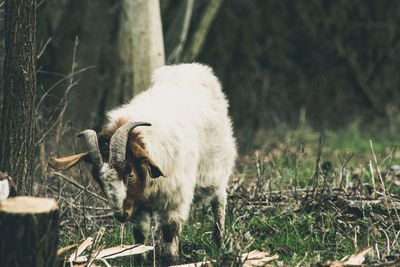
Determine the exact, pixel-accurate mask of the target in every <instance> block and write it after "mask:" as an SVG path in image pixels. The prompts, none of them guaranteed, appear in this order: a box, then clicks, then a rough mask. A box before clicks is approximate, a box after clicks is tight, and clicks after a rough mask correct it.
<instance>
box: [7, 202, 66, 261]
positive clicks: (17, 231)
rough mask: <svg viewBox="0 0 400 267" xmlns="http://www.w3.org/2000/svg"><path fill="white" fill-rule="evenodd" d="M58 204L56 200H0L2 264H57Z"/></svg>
mask: <svg viewBox="0 0 400 267" xmlns="http://www.w3.org/2000/svg"><path fill="white" fill-rule="evenodd" d="M57 241H58V205H57V202H56V201H55V200H54V199H50V198H38V197H15V198H8V199H6V200H4V201H0V266H3V267H6V266H14V267H19V266H32V267H33V266H56V264H57V262H56V260H57Z"/></svg>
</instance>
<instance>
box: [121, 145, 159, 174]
mask: <svg viewBox="0 0 400 267" xmlns="http://www.w3.org/2000/svg"><path fill="white" fill-rule="evenodd" d="M128 147H129V150H130V152H131V153H132V155H133V158H136V159H138V160H140V163H141V164H143V165H144V167H145V168H146V170H147V172H148V173H149V175H150V177H151V178H158V177H160V176H164V177H165V175H164V174H163V172H162V171H161V170H160V168H159V167H158V166H157V164H155V163H154V161H153V160H152V159H151V158H150V156H149V154H147V152H146V151H145V150H144V148H143V147H142V146H141V145H139V144H138V143H137V142H135V141H133V140H130V141H129V142H128Z"/></svg>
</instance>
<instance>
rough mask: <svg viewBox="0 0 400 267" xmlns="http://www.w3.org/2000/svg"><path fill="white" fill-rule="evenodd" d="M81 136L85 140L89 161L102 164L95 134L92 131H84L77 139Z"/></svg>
mask: <svg viewBox="0 0 400 267" xmlns="http://www.w3.org/2000/svg"><path fill="white" fill-rule="evenodd" d="M82 136H83V137H84V138H85V141H86V146H87V148H88V152H89V156H90V159H91V160H92V161H93V163H94V164H99V165H101V164H103V159H102V158H101V154H100V149H99V143H98V141H97V134H96V132H95V131H94V130H84V131H82V132H80V133H79V134H78V137H82Z"/></svg>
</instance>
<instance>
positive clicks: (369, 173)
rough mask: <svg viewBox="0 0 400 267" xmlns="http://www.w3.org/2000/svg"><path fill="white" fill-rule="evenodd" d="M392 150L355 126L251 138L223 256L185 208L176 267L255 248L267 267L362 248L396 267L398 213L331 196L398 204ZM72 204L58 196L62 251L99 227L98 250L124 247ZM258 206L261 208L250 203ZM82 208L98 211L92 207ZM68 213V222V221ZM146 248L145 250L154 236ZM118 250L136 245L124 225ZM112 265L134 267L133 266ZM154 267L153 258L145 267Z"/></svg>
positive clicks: (397, 160) (399, 161)
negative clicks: (265, 256)
mask: <svg viewBox="0 0 400 267" xmlns="http://www.w3.org/2000/svg"><path fill="white" fill-rule="evenodd" d="M320 136H323V138H322V139H320ZM320 140H322V142H320ZM371 144H372V147H373V149H374V153H375V156H376V162H375V159H374V154H373V153H372V150H371ZM398 144H400V135H399V134H398V131H396V130H393V129H391V130H388V131H381V132H377V131H366V132H364V131H362V130H360V127H359V126H358V124H356V123H354V124H351V125H349V126H348V127H346V128H345V129H342V130H340V131H337V132H333V131H326V132H324V134H323V135H321V133H319V132H316V131H314V130H312V129H311V128H309V127H307V126H303V127H300V128H298V129H290V128H288V127H284V126H282V127H279V128H278V129H274V130H271V131H267V132H265V131H264V132H261V131H260V132H258V133H257V134H256V135H255V137H254V138H253V139H252V142H251V145H249V146H247V147H241V149H240V151H241V152H240V157H239V159H238V161H237V168H236V172H235V174H234V176H233V177H232V181H231V185H230V188H229V200H228V207H227V216H226V237H225V247H224V248H223V249H220V248H218V247H216V246H215V245H214V244H213V242H212V239H211V235H212V223H213V218H212V213H211V209H210V207H209V206H207V205H203V206H202V205H199V206H196V207H192V212H191V215H190V218H189V219H188V221H187V222H186V224H185V225H184V227H183V232H182V235H181V248H180V261H181V263H192V262H199V261H205V260H210V259H215V260H217V261H218V262H219V264H220V265H221V266H224V265H225V264H226V262H228V261H229V260H232V259H233V258H235V257H236V256H237V255H239V254H240V253H244V252H248V251H251V250H254V249H257V250H262V251H268V252H270V253H271V254H278V255H279V260H278V261H275V262H274V263H272V264H273V265H279V264H285V265H289V266H295V265H296V264H299V263H301V265H305V266H308V265H310V264H313V263H316V262H327V261H328V260H340V259H343V258H345V257H347V256H349V255H352V254H354V253H356V252H358V251H360V250H362V249H363V248H366V247H372V248H373V253H371V256H370V258H369V259H368V261H369V263H374V262H390V261H393V260H399V259H400V245H399V244H400V240H398V239H399V238H398V236H399V233H400V227H399V220H398V218H399V216H398V214H397V212H395V211H393V210H388V209H385V208H384V207H382V206H379V205H378V206H370V205H364V206H363V207H362V208H361V209H355V208H350V207H349V206H346V205H342V204H343V203H342V202H341V201H340V198H339V197H338V198H336V197H332V195H333V193H332V192H333V191H332V190H334V188H338V187H341V188H342V190H344V192H345V194H344V193H343V195H344V197H348V196H353V197H354V198H360V199H361V197H362V196H368V197H369V198H370V199H377V198H378V197H379V196H380V195H379V194H378V193H382V194H389V193H391V194H394V195H397V196H399V195H400V185H399V183H398V181H399V177H398V176H395V175H392V174H391V173H390V172H388V170H389V168H390V166H394V165H400V153H399V152H398V151H397V150H396V146H397V145H398ZM322 145H323V146H322ZM318 155H319V156H318ZM317 161H318V162H319V164H318V165H316V162H317ZM378 168H379V171H380V172H381V178H382V181H383V184H382V181H381V178H380V177H379V175H378ZM49 187H51V186H49ZM371 188H372V189H371ZM302 189H303V190H304V189H315V190H316V192H317V194H316V196H313V197H311V198H307V199H306V198H303V197H302V196H300V197H299V195H296V193H295V192H297V191H298V190H299V191H300V190H302ZM54 190H55V189H54ZM91 190H92V191H94V189H91ZM277 190H289V191H288V194H286V195H283V194H282V195H279V194H278V197H277V199H278V201H277V200H276V199H275V200H274V199H272V198H271V197H268V192H271V191H277ZM371 190H372V191H371ZM65 191H66V192H68V190H65ZM318 192H319V195H318ZM323 193H326V194H325V195H324V194H323ZM83 195H84V194H82V193H81V197H83ZM71 197H73V196H72V194H69V193H66V194H65V193H63V194H59V195H58V199H59V203H61V204H60V206H61V211H62V214H61V222H62V227H61V234H60V244H59V246H60V247H63V246H66V245H68V244H71V243H76V242H79V241H82V240H83V239H84V238H86V237H87V236H90V235H91V236H93V235H94V234H95V233H96V231H98V230H99V229H100V228H101V227H106V229H107V231H106V232H105V234H104V236H103V238H102V244H103V245H104V246H106V247H110V246H115V245H119V244H120V243H121V227H120V224H119V223H117V222H116V221H115V219H113V218H112V217H107V216H105V217H104V218H101V219H97V217H96V216H98V214H99V212H98V211H97V212H94V211H91V210H86V211H85V212H86V217H84V216H83V214H82V211H81V210H79V209H74V208H73V207H71V206H70V204H71V203H68V202H67V200H68V199H69V198H71ZM267 200H268V201H269V202H267ZM79 201H80V200H79V199H78V198H76V197H75V202H74V201H72V202H73V204H74V205H77V203H78V202H79ZM257 201H259V202H264V204H262V205H261V204H255V203H256V202H257ZM86 203H91V205H92V206H94V205H97V206H100V207H101V206H103V204H102V203H101V202H96V203H93V200H86ZM74 213H75V220H71V216H73V214H74ZM100 213H101V214H107V211H106V210H105V211H101V212H100ZM77 215H79V216H77ZM90 216H91V217H90ZM84 218H85V219H84ZM88 218H90V219H88ZM83 220H86V222H85V223H83ZM63 222H64V223H63ZM149 240H150V243H149V244H151V237H150V238H149ZM122 242H123V243H124V244H133V243H134V238H133V234H132V229H131V227H129V225H128V226H127V227H125V232H124V238H123V240H122ZM111 263H112V264H115V265H122V266H135V261H134V259H132V258H131V259H124V260H114V261H112V262H111ZM152 263H153V261H152V257H151V256H150V257H149V259H148V261H147V262H145V263H142V265H143V266H147V265H152ZM237 265H240V264H237Z"/></svg>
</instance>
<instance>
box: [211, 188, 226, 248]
mask: <svg viewBox="0 0 400 267" xmlns="http://www.w3.org/2000/svg"><path fill="white" fill-rule="evenodd" d="M225 207H226V191H225V190H220V191H218V192H217V193H216V194H215V196H214V198H213V199H212V200H211V208H212V212H213V214H214V230H213V239H214V242H215V243H216V244H217V245H218V246H219V247H222V246H223V237H224V232H225Z"/></svg>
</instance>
